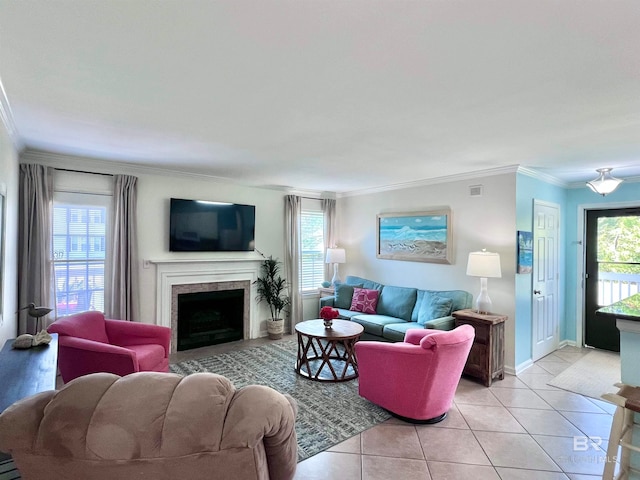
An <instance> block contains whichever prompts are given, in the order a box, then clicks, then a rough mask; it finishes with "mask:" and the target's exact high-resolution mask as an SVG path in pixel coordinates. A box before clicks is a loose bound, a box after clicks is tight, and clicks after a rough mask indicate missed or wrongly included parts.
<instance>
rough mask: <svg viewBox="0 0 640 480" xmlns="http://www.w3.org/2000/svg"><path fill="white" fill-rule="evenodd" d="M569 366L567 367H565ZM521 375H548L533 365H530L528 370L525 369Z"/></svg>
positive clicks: (539, 367)
mask: <svg viewBox="0 0 640 480" xmlns="http://www.w3.org/2000/svg"><path fill="white" fill-rule="evenodd" d="M567 366H569V365H567ZM522 373H523V374H527V375H538V374H541V375H548V374H549V372H548V371H547V370H545V369H544V368H542V367H541V366H540V365H538V364H533V365H531V366H530V367H529V368H527V369H526V370H525V371H524V372H522Z"/></svg>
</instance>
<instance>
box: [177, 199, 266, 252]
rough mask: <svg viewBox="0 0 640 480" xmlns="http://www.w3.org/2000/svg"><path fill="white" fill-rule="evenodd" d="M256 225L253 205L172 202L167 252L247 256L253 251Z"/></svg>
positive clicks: (190, 201) (193, 201)
mask: <svg viewBox="0 0 640 480" xmlns="http://www.w3.org/2000/svg"><path fill="white" fill-rule="evenodd" d="M255 224H256V207H255V206H253V205H240V204H237V203H222V202H209V201H204V200H183V199H180V198H172V199H171V207H170V220H169V250H170V251H172V252H250V251H253V250H254V243H255Z"/></svg>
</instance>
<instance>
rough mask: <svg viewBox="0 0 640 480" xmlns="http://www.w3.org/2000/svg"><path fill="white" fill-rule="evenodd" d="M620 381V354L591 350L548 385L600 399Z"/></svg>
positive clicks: (612, 391)
mask: <svg viewBox="0 0 640 480" xmlns="http://www.w3.org/2000/svg"><path fill="white" fill-rule="evenodd" d="M619 381H620V354H619V353H615V352H608V351H605V350H593V351H591V352H589V353H587V354H586V355H585V356H584V357H582V358H581V359H580V360H578V361H577V362H575V363H574V364H573V365H571V366H570V367H569V368H567V369H566V370H564V371H562V372H561V373H560V374H559V375H558V376H557V377H555V378H554V379H553V380H551V381H550V382H548V385H551V386H553V387H558V388H561V389H563V390H568V391H570V392H574V393H579V394H580V395H586V396H587V397H591V398H597V399H600V397H601V395H602V394H603V393H608V392H611V393H616V392H617V391H618V388H617V387H614V384H615V383H616V382H619Z"/></svg>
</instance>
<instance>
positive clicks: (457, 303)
mask: <svg viewBox="0 0 640 480" xmlns="http://www.w3.org/2000/svg"><path fill="white" fill-rule="evenodd" d="M355 287H360V288H365V289H368V290H378V291H379V292H380V293H379V294H378V304H377V307H376V312H375V313H362V312H358V311H352V310H350V307H351V300H352V296H353V289H354V288H355ZM472 302H473V296H472V295H471V294H470V293H469V292H465V291H464V290H419V289H417V288H408V287H395V286H390V285H382V284H381V283H378V282H374V281H372V280H367V279H365V278H361V277H356V276H348V277H347V278H346V280H345V282H344V283H343V284H340V285H338V286H337V287H336V291H335V294H334V295H333V296H330V297H322V298H321V299H320V308H322V307H325V306H330V307H333V308H336V309H337V310H338V312H339V313H340V317H339V318H342V319H344V320H351V321H352V322H357V323H359V324H360V325H362V326H363V327H364V335H363V338H365V339H375V340H386V341H391V342H401V341H402V340H404V334H405V332H406V331H407V330H408V329H410V328H432V329H436V330H452V329H453V328H454V318H453V317H452V316H451V313H452V312H454V311H456V310H463V309H465V308H471V305H472ZM434 315H435V316H434ZM430 317H433V318H430Z"/></svg>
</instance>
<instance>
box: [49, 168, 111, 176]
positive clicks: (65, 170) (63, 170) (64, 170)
mask: <svg viewBox="0 0 640 480" xmlns="http://www.w3.org/2000/svg"><path fill="white" fill-rule="evenodd" d="M54 170H59V171H61V172H73V173H88V174H91V175H104V176H106V177H113V173H100V172H86V171H84V170H73V169H71V168H55V167H54Z"/></svg>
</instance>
